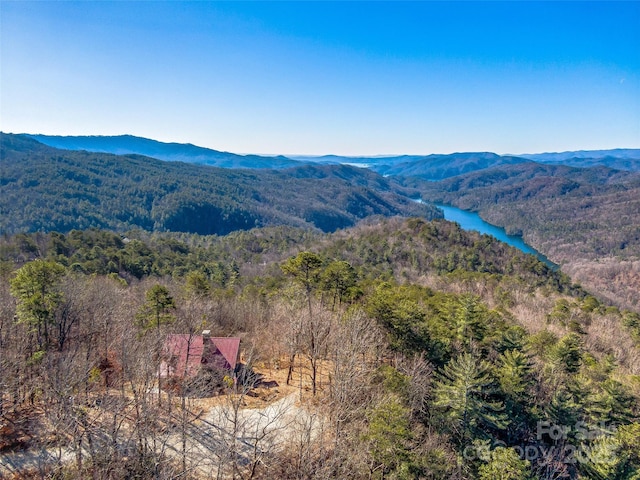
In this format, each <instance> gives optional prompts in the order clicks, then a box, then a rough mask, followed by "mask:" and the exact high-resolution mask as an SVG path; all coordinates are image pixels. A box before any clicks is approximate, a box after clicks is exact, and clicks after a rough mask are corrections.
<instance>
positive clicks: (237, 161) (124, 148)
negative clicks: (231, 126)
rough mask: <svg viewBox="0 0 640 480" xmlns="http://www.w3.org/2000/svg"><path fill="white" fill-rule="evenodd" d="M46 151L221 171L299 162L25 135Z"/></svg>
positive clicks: (132, 141)
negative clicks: (143, 158)
mask: <svg viewBox="0 0 640 480" xmlns="http://www.w3.org/2000/svg"><path fill="white" fill-rule="evenodd" d="M27 136H29V137H31V138H33V139H35V140H38V141H39V142H41V143H44V144H45V145H48V146H50V147H54V148H59V149H62V150H86V151H88V152H101V153H113V154H116V155H128V154H138V155H144V156H146V157H152V158H157V159H158V160H167V161H178V162H186V163H197V164H202V165H211V166H215V167H222V168H251V169H253V168H288V167H295V166H297V165H300V162H297V161H295V160H292V159H290V158H286V157H283V156H282V155H279V156H276V157H263V156H260V155H237V154H235V153H229V152H220V151H217V150H212V149H210V148H204V147H198V146H195V145H191V144H190V143H189V144H184V143H165V142H159V141H156V140H150V139H148V138H141V137H134V136H133V135H117V136H68V137H66V136H57V135H27Z"/></svg>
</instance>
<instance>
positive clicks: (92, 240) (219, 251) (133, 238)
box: [0, 218, 585, 295]
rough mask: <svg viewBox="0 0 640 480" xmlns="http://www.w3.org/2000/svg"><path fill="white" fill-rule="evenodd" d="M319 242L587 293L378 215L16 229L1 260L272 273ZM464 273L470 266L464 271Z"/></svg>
mask: <svg viewBox="0 0 640 480" xmlns="http://www.w3.org/2000/svg"><path fill="white" fill-rule="evenodd" d="M311 246H314V248H316V249H318V250H319V251H321V252H322V253H323V254H324V255H326V256H328V257H335V258H343V259H345V260H347V261H349V262H350V264H351V265H353V266H354V268H356V269H357V270H358V273H359V275H360V276H361V277H363V278H389V279H390V278H396V277H397V278H405V279H411V280H417V279H418V277H419V276H420V275H425V274H436V275H444V274H447V275H449V276H452V277H456V276H459V275H461V276H465V275H472V274H473V273H476V274H479V275H482V276H486V277H487V278H489V277H495V278H496V279H500V278H502V277H513V278H517V279H518V280H519V281H520V282H523V283H528V284H531V285H533V286H536V287H538V286H543V285H546V286H547V287H548V288H551V289H552V290H554V291H558V292H566V293H569V292H572V293H575V294H581V295H584V294H585V293H584V292H583V291H582V290H581V288H580V287H579V286H577V285H574V284H572V282H571V279H570V278H569V277H568V276H567V275H564V274H563V273H562V272H560V271H556V270H552V269H551V268H550V267H548V266H547V265H545V264H544V263H542V262H540V261H538V260H537V259H536V257H535V256H533V255H527V254H524V253H522V252H521V251H519V250H517V249H515V248H513V247H510V246H508V245H506V244H504V243H502V242H499V241H498V240H496V239H495V238H493V237H490V236H488V235H480V234H478V233H477V232H465V231H463V230H462V229H461V228H460V227H459V226H458V225H456V224H454V223H451V222H446V221H431V222H428V221H425V220H422V219H419V218H413V219H409V220H403V219H383V218H376V219H373V220H370V221H365V222H363V223H361V224H360V225H359V226H357V227H355V228H353V229H350V230H345V231H343V232H337V233H334V234H329V235H327V234H322V233H319V232H314V231H310V230H304V229H297V228H292V227H269V228H263V229H253V230H250V231H240V232H234V233H231V234H229V235H226V236H201V235H196V234H186V233H162V234H159V233H149V232H144V231H141V230H138V231H131V232H127V233H123V234H118V233H114V232H110V231H107V230H96V229H90V230H84V231H83V230H72V231H71V232H69V233H68V234H66V235H65V234H62V233H59V232H50V233H32V234H17V235H14V236H5V237H4V238H2V239H0V261H2V262H3V264H4V265H5V267H4V269H5V270H9V269H12V268H15V267H16V266H19V265H22V264H23V263H25V262H27V261H30V260H34V259H37V258H43V259H49V260H53V261H56V262H58V263H60V264H62V265H64V266H65V267H68V268H69V269H71V270H72V271H75V272H79V273H86V274H100V275H112V276H115V277H120V278H122V279H124V280H125V281H131V280H135V279H138V280H139V279H142V278H143V277H146V276H150V275H151V276H158V277H164V276H173V277H183V276H184V275H185V274H186V273H188V272H192V271H194V270H202V271H207V272H209V273H208V274H211V275H212V273H211V272H212V271H213V270H219V269H221V268H223V267H222V266H221V265H223V264H224V265H225V267H224V268H225V269H231V270H234V271H240V270H242V271H246V272H247V273H248V276H249V277H250V276H253V275H255V274H256V272H260V274H264V273H265V272H269V273H273V271H272V270H269V268H267V267H268V266H269V264H271V263H272V262H274V261H280V260H282V259H284V258H285V257H286V256H287V255H289V254H291V253H292V252H293V251H295V250H297V249H300V248H301V247H302V248H305V247H306V248H310V247H311ZM465 272H466V273H465Z"/></svg>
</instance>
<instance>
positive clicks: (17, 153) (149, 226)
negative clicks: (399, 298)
mask: <svg viewBox="0 0 640 480" xmlns="http://www.w3.org/2000/svg"><path fill="white" fill-rule="evenodd" d="M0 153H1V155H2V178H1V183H0V188H1V195H0V213H1V214H2V215H1V216H0V231H2V232H3V233H12V232H29V231H52V230H56V231H61V232H66V231H69V230H72V229H86V228H89V227H97V228H109V229H114V230H124V229H131V228H136V227H137V228H142V229H145V230H160V231H164V230H169V231H182V232H194V233H200V234H225V233H228V232H230V231H233V230H244V229H249V228H253V227H259V226H267V225H291V226H299V227H306V228H317V229H320V230H323V231H333V230H336V229H339V228H344V227H347V226H350V225H353V224H355V223H356V222H357V221H358V220H360V219H362V218H365V217H368V216H370V215H384V216H393V215H407V216H409V215H411V216H414V215H417V216H424V217H427V218H433V217H437V216H440V215H441V213H440V212H438V211H437V210H436V209H435V207H432V206H427V205H419V204H417V203H415V202H413V201H411V199H410V198H409V197H414V198H415V197H416V196H417V195H418V193H417V191H415V190H411V189H407V188H405V187H402V186H400V185H399V184H398V183H397V182H395V181H393V180H391V179H385V178H383V177H382V176H380V175H378V174H376V173H375V172H371V171H368V170H364V169H359V168H355V167H350V166H347V165H311V166H303V167H297V168H291V169H284V170H260V171H259V172H258V171H255V170H233V169H223V168H216V167H209V166H205V165H194V164H188V163H182V162H165V161H161V160H156V159H153V158H149V157H144V156H140V155H125V156H123V155H113V154H107V153H95V152H94V153H91V152H86V151H70V150H60V149H56V148H53V147H47V146H44V145H42V144H41V143H39V142H37V141H35V140H33V139H32V138H29V137H26V136H20V135H8V134H1V135H0Z"/></svg>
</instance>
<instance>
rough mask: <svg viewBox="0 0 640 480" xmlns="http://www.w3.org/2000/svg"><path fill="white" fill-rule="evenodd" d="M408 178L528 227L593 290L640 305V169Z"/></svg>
mask: <svg viewBox="0 0 640 480" xmlns="http://www.w3.org/2000/svg"><path fill="white" fill-rule="evenodd" d="M407 184H408V185H412V186H414V187H417V186H418V184H420V185H421V187H420V188H421V190H422V195H423V198H425V199H426V200H429V201H434V202H441V203H447V204H451V205H455V206H457V207H459V208H462V209H465V210H472V211H477V212H479V213H480V214H481V216H482V217H483V218H484V219H485V220H486V221H488V222H490V223H492V224H495V225H499V226H502V227H504V228H505V229H506V230H507V232H509V233H515V234H522V235H523V236H524V238H525V240H526V241H527V242H528V243H529V244H531V245H532V246H534V247H535V248H536V249H537V250H539V251H540V252H542V253H544V254H545V255H546V256H547V257H549V258H550V259H551V260H552V261H554V262H556V263H558V264H561V265H562V266H563V271H565V272H568V273H570V274H571V275H572V276H575V278H576V279H578V280H579V281H581V282H583V283H584V284H585V286H587V287H588V288H590V289H591V290H593V291H595V292H599V293H601V294H602V295H604V296H605V297H608V298H609V299H612V300H615V301H617V302H619V303H620V304H623V305H627V306H633V307H634V308H638V307H639V306H640V305H639V304H638V297H637V292H638V289H639V288H640V268H639V266H640V263H639V260H640V174H638V173H632V172H623V171H618V170H613V169H609V168H606V167H602V166H600V167H593V168H572V167H567V166H557V165H540V164H534V163H531V164H525V165H517V166H502V167H496V168H493V169H488V170H484V171H480V172H475V173H470V174H467V175H462V176H459V177H455V178H451V179H447V180H445V181H442V182H438V183H426V182H423V183H420V181H418V180H415V181H407Z"/></svg>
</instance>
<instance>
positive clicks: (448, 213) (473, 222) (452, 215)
mask: <svg viewBox="0 0 640 480" xmlns="http://www.w3.org/2000/svg"><path fill="white" fill-rule="evenodd" d="M416 201H417V202H420V203H422V200H416ZM436 207H438V208H439V209H441V210H442V211H443V212H444V219H445V220H449V221H451V222H456V223H458V224H459V225H460V227H462V229H463V230H476V231H478V232H480V233H486V234H487V235H491V236H493V237H495V238H497V239H498V240H500V241H502V242H504V243H507V244H509V245H511V246H512V247H516V248H517V249H519V250H522V251H523V252H524V253H530V254H532V255H535V256H536V257H538V259H539V260H540V261H541V262H544V263H546V264H547V265H548V266H550V267H552V268H554V269H556V268H558V265H556V264H555V263H553V262H552V261H551V260H549V259H548V258H547V257H545V256H544V255H543V254H541V253H540V252H538V251H537V250H536V249H535V248H533V247H532V246H531V245H529V244H528V243H526V242H525V241H524V240H523V239H522V237H521V236H519V235H509V234H507V232H505V231H504V228H501V227H496V226H495V225H492V224H490V223H487V222H485V221H484V220H483V219H482V218H480V215H478V214H477V213H475V212H469V211H467V210H462V209H460V208H457V207H452V206H449V205H439V204H436Z"/></svg>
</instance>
